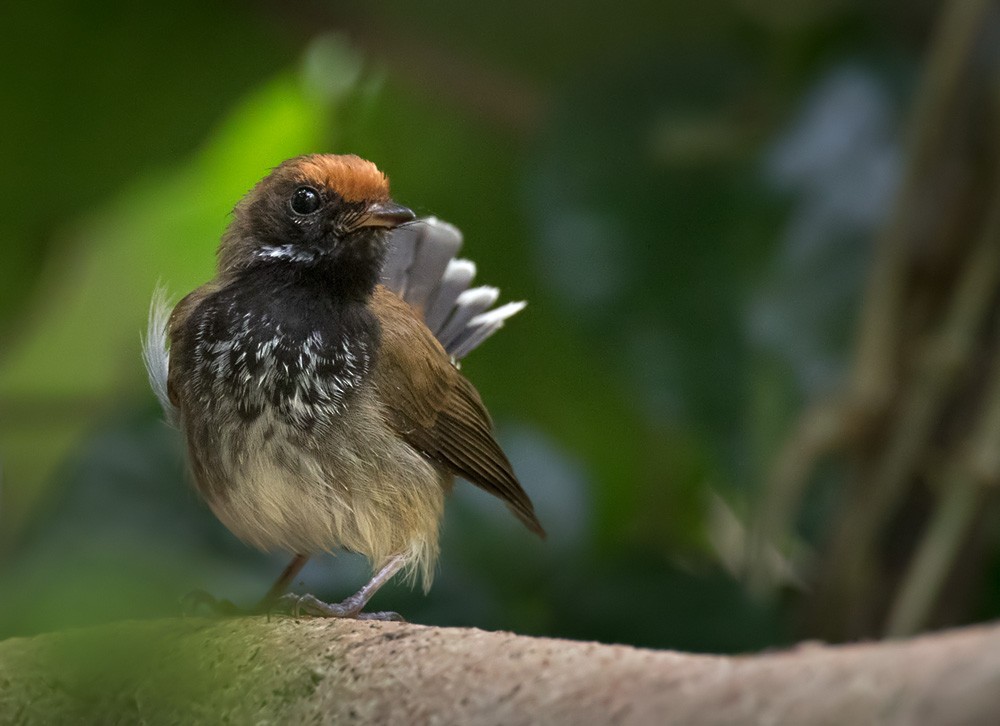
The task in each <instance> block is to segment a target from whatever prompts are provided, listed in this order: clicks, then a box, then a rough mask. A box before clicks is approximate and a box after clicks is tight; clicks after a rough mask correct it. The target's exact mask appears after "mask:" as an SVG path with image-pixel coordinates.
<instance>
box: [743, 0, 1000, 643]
mask: <svg viewBox="0 0 1000 726" xmlns="http://www.w3.org/2000/svg"><path fill="white" fill-rule="evenodd" d="M995 11H996V3H995V2H992V1H991V0H968V1H965V0H955V1H953V2H949V3H945V4H943V5H942V11H941V13H942V14H941V18H940V21H939V24H938V28H937V32H936V34H935V37H934V39H933V42H932V46H931V49H930V52H929V56H928V60H927V64H926V69H925V73H924V76H923V80H922V83H921V86H920V88H919V89H918V92H917V94H916V97H915V104H914V109H913V113H912V118H911V121H910V133H909V141H908V153H907V163H906V167H905V170H904V176H903V180H902V184H901V188H900V191H899V193H898V196H897V198H896V200H895V203H894V206H893V209H892V211H891V214H890V215H889V220H888V223H887V224H886V226H885V227H884V228H883V230H882V232H881V234H880V235H879V236H878V238H877V240H876V241H875V260H874V262H873V268H872V271H871V274H870V277H869V280H868V287H867V290H866V294H865V299H864V304H863V306H862V308H861V310H862V313H861V322H860V327H859V331H858V339H857V349H856V353H855V359H854V365H853V369H852V375H851V379H850V381H849V382H848V385H847V387H846V389H845V390H844V391H843V392H842V393H841V394H840V395H839V396H837V397H835V398H833V399H832V400H826V401H822V402H820V403H818V404H816V405H814V406H813V407H812V408H810V409H809V410H807V411H806V412H805V413H804V414H803V415H802V417H801V419H800V422H799V424H798V426H797V427H796V429H795V430H794V432H793V433H792V435H791V436H790V437H789V439H788V441H787V442H786V444H785V446H784V447H783V449H782V451H781V454H780V456H779V457H778V459H777V460H776V462H775V465H774V467H773V469H772V472H771V474H770V476H769V480H768V482H767V485H766V486H767V488H766V491H765V496H764V498H763V502H762V506H761V511H760V514H759V516H758V523H757V528H758V531H759V535H758V540H759V541H758V543H757V546H756V547H755V551H754V552H753V553H752V556H758V555H759V551H760V550H761V548H762V547H763V546H764V545H765V544H766V542H767V541H771V542H783V541H786V540H787V539H788V537H789V533H790V532H791V530H792V527H793V522H794V518H795V516H796V513H797V512H798V511H799V508H800V506H801V502H802V499H803V497H804V494H805V491H806V488H807V486H808V485H809V483H810V481H811V479H812V477H813V475H814V472H815V471H816V468H817V466H818V464H819V462H820V460H821V459H822V458H823V457H825V456H828V455H830V454H831V453H834V452H837V453H840V454H842V455H843V456H842V457H841V458H842V459H843V460H846V461H850V463H852V464H853V474H852V476H851V480H849V481H848V484H847V485H846V486H844V487H843V490H842V494H841V502H842V503H841V507H840V511H839V512H838V513H837V514H836V516H834V517H832V518H830V519H829V520H828V522H827V524H826V529H827V532H826V533H825V536H826V537H829V542H830V544H829V547H828V552H827V553H826V555H825V558H824V559H825V563H826V564H825V565H824V568H823V570H822V571H821V572H820V573H819V576H818V577H817V578H816V579H817V581H818V585H817V588H816V590H815V593H814V595H813V596H812V597H811V603H810V607H811V609H812V610H813V612H812V613H810V616H811V621H812V622H811V623H810V627H811V628H813V630H811V632H815V633H820V634H823V635H824V636H826V637H834V638H852V637H858V636H861V635H868V634H871V633H872V632H873V631H874V628H875V623H877V622H880V621H881V619H882V618H883V617H884V608H885V607H886V606H885V601H886V599H889V600H894V601H895V603H896V607H897V608H902V610H899V611H897V612H898V617H900V618H902V619H903V620H905V621H907V622H910V623H911V625H910V626H908V627H912V623H915V622H916V621H922V620H923V616H922V615H920V613H924V614H926V612H927V611H928V609H929V608H930V606H931V604H932V603H933V601H934V599H935V598H936V597H938V596H939V594H940V592H941V590H940V584H941V583H940V581H939V580H940V577H939V575H940V574H941V572H943V570H946V569H947V567H946V565H947V562H950V561H951V560H950V559H949V558H948V557H944V560H943V561H941V560H940V559H938V558H941V557H942V556H944V555H946V552H943V551H938V552H936V553H935V557H934V558H928V556H929V553H928V552H924V554H923V556H924V557H925V559H924V560H923V562H922V564H919V565H918V564H916V563H915V564H914V565H913V567H919V568H920V572H921V573H922V574H920V575H919V576H920V577H924V576H925V575H926V576H929V577H930V581H929V582H921V584H920V585H919V586H918V585H917V584H916V583H915V582H914V581H911V582H910V583H909V585H908V586H907V587H909V590H908V594H905V595H903V594H901V595H899V597H896V598H894V597H893V596H892V593H891V588H892V587H893V586H894V585H895V583H894V582H893V581H892V580H891V579H887V577H886V573H887V572H891V566H889V567H887V564H886V562H884V561H883V559H882V554H883V553H882V552H881V550H880V546H881V545H882V540H881V539H880V537H881V535H882V534H883V533H884V532H885V531H886V529H887V528H888V527H889V526H890V524H891V523H892V522H893V521H894V517H896V516H897V515H898V514H899V512H900V511H902V510H903V508H904V505H905V503H906V497H907V495H908V493H912V489H913V484H914V482H922V481H924V480H926V479H927V478H933V477H932V476H929V475H927V474H926V472H925V471H924V470H925V468H926V467H925V466H924V465H925V464H926V463H927V462H926V459H927V451H928V448H929V447H930V446H931V445H932V443H933V442H934V440H935V435H936V434H937V433H938V432H939V431H940V430H941V429H942V427H943V426H944V425H945V424H946V422H947V420H948V417H949V416H950V415H953V412H954V411H955V410H957V409H958V408H959V406H960V405H961V403H962V401H961V400H960V399H959V397H960V395H961V389H962V384H963V383H964V382H965V381H966V380H968V377H969V375H970V374H971V372H972V368H973V361H974V359H975V355H976V352H977V351H978V350H979V349H980V348H981V346H982V340H981V339H982V331H983V327H984V323H985V322H986V321H987V320H988V319H989V316H990V315H991V314H992V313H993V311H994V308H995V305H996V296H997V290H998V288H1000V245H998V244H997V240H998V239H1000V191H991V190H993V189H995V187H996V180H995V174H994V173H993V170H995V168H996V166H997V164H996V158H995V157H994V156H993V155H986V156H987V158H986V159H985V161H984V159H983V156H984V155H983V154H982V148H981V147H977V146H976V145H975V144H976V143H977V142H980V141H981V140H980V138H979V137H978V136H976V130H977V129H980V128H982V121H981V119H980V118H978V116H976V114H983V113H987V112H984V111H982V110H981V105H982V104H979V103H977V100H978V96H976V95H975V94H976V93H977V92H978V89H980V88H982V87H988V86H989V85H990V84H991V83H992V79H993V77H994V76H993V74H994V72H995V69H993V68H988V69H986V71H985V72H983V69H982V68H980V69H979V71H980V72H979V73H978V74H975V73H971V72H970V69H971V68H972V59H973V58H974V57H976V54H977V52H978V50H981V48H982V45H983V44H984V43H985V42H986V41H984V38H985V33H984V29H985V28H986V27H987V26H988V25H989V24H990V22H991V14H993V13H995ZM977 84H978V85H977ZM990 97H991V98H992V94H990ZM990 111H992V109H990ZM991 118H992V117H991ZM986 143H988V142H986ZM991 148H992V147H991ZM931 201H933V204H931V203H930V202H931ZM922 265H923V267H922ZM945 454H946V457H947V456H955V455H956V454H955V452H954V451H950V450H949V451H947V452H945ZM960 455H961V454H959V456H960ZM947 468H948V467H946V469H947ZM954 471H956V470H954V469H952V470H951V472H952V473H954ZM921 476H923V478H922V479H921V478H920V477H921ZM961 478H962V477H959V479H961ZM950 483H951V482H949V484H950ZM943 491H944V490H942V492H943ZM954 496H955V497H956V499H955V500H954V501H949V502H946V503H944V504H942V506H943V509H942V510H941V511H940V512H939V515H940V516H941V517H943V518H944V519H943V520H942V521H941V522H939V523H938V524H936V525H932V527H931V530H932V532H930V533H928V534H927V535H926V536H927V537H936V538H937V537H946V538H957V539H955V541H954V542H952V543H951V545H952V546H954V547H956V548H957V547H958V544H959V543H960V542H961V533H959V532H955V531H951V530H952V529H953V528H954V527H955V526H956V524H957V523H958V522H960V521H966V520H965V518H964V517H963V516H962V515H961V512H962V511H963V510H964V509H965V508H966V507H967V505H964V504H963V503H962V499H961V495H960V493H955V495H954ZM908 526H910V527H911V528H913V529H916V527H915V526H914V523H913V522H909V523H908ZM942 528H944V529H942ZM944 530H948V531H949V534H948V535H944V534H943V531H944ZM927 546H928V547H929V546H930V545H927ZM907 556H908V555H907ZM920 557H921V555H919V554H918V555H917V558H918V559H920ZM932 559H933V560H934V561H933V562H932V561H931V560H932ZM751 564H753V560H751ZM895 567H896V568H897V569H898V564H897V565H896V566H895ZM935 572H938V575H935V574H934V573H935ZM753 573H754V570H753V569H751V574H753ZM911 574H912V576H913V577H917V576H918V575H917V574H916V573H915V571H913V570H911ZM936 578H937V580H936ZM935 581H937V585H935V584H934V583H935ZM928 588H929V589H928ZM904 589H906V588H904ZM918 603H919V604H918ZM903 613H906V614H903ZM914 619H915V620H914ZM895 622H896V626H897V627H902V626H901V622H902V621H895ZM900 632H909V631H906V630H904V631H900Z"/></svg>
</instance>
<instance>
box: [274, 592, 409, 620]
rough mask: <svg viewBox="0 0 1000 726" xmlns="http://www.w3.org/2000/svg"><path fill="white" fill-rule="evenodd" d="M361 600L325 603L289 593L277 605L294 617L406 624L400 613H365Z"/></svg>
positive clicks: (307, 596) (315, 598)
mask: <svg viewBox="0 0 1000 726" xmlns="http://www.w3.org/2000/svg"><path fill="white" fill-rule="evenodd" d="M359 600H360V598H357V597H349V598H347V599H346V600H344V601H343V602H338V603H328V602H323V601H322V600H320V599H319V598H318V597H316V596H315V595H295V594H293V593H289V594H288V595H285V596H283V597H281V598H279V599H278V601H277V602H276V605H278V606H280V607H281V608H282V609H283V610H284V611H285V612H287V613H288V614H290V615H292V616H293V617H299V616H300V615H309V616H312V617H315V618H350V619H353V620H382V621H390V620H392V621H396V622H403V623H405V622H406V620H405V619H404V618H403V616H402V615H400V614H399V613H394V612H391V611H387V610H386V611H380V612H374V613H363V612H361V609H362V608H363V607H364V606H365V603H364V602H359Z"/></svg>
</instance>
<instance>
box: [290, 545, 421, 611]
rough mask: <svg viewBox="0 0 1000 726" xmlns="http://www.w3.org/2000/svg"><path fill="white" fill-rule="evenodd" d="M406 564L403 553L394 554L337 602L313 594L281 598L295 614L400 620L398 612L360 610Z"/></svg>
mask: <svg viewBox="0 0 1000 726" xmlns="http://www.w3.org/2000/svg"><path fill="white" fill-rule="evenodd" d="M404 564H406V558H405V557H404V556H403V555H396V556H395V557H393V558H392V559H391V560H389V561H388V562H387V563H386V564H385V566H384V567H383V568H382V569H381V570H379V571H378V572H376V573H375V575H374V576H372V579H371V580H369V581H368V583H367V584H366V585H365V586H364V587H362V588H361V589H360V590H358V591H357V592H356V593H354V594H353V595H351V596H350V597H349V598H347V599H345V600H342V601H341V602H338V603H327V602H323V601H322V600H320V599H319V598H317V597H315V596H313V595H286V596H285V597H283V598H282V600H284V601H286V602H288V604H289V605H291V608H292V612H293V613H295V614H298V613H305V614H306V615H313V616H315V617H320V618H357V619H358V620H402V619H403V618H402V617H400V616H399V614H398V613H392V612H378V613H363V612H361V610H362V609H363V608H364V606H365V605H367V604H368V601H369V600H371V599H372V596H373V595H374V594H375V593H376V592H378V591H379V589H380V588H381V587H382V586H383V585H384V584H385V583H387V582H388V581H389V580H391V579H392V576H393V575H395V574H396V573H397V572H399V570H400V568H402V567H403V565H404Z"/></svg>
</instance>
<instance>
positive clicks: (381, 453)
mask: <svg viewBox="0 0 1000 726" xmlns="http://www.w3.org/2000/svg"><path fill="white" fill-rule="evenodd" d="M461 244H462V236H461V233H460V232H459V231H458V229H457V228H455V227H454V226H452V225H450V224H448V223H446V222H443V221H441V220H438V219H437V218H435V217H427V218H423V219H417V218H416V215H415V214H414V213H413V212H412V211H411V210H410V209H409V208H407V207H405V206H402V205H400V204H398V203H396V202H395V201H394V200H393V198H392V196H391V195H390V190H389V180H388V177H387V176H386V175H385V174H384V173H383V172H382V171H380V170H379V169H378V167H377V166H376V165H375V164H374V163H373V162H371V161H368V160H365V159H362V158H360V157H358V156H355V155H352V154H309V155H303V156H298V157H295V158H292V159H288V160H287V161H284V162H283V163H281V164H279V165H278V166H276V167H275V168H273V169H272V170H271V171H270V173H269V174H267V175H266V176H265V177H264V178H263V179H261V180H260V181H259V182H258V183H257V184H256V185H255V186H253V188H252V189H251V190H250V191H249V192H248V193H247V194H246V195H245V196H244V197H243V198H242V199H241V200H240V201H239V202H238V203H237V204H236V206H235V208H234V209H233V211H232V215H231V218H230V221H229V224H228V226H227V227H226V229H225V232H224V233H223V235H222V238H221V241H220V243H219V246H218V250H217V269H216V274H215V277H214V278H212V279H211V280H210V281H208V282H206V283H205V284H203V285H201V286H200V287H198V288H196V289H195V290H194V291H192V292H190V293H189V294H187V295H186V296H185V297H183V298H182V299H181V300H180V301H179V302H178V303H177V304H176V305H175V306H171V304H170V303H169V302H168V297H167V293H166V292H165V290H164V289H163V288H162V287H158V288H157V290H156V292H155V293H154V296H153V300H152V303H151V306H150V314H149V324H148V330H147V333H146V336H145V340H144V343H143V357H144V360H145V364H146V368H147V371H148V374H149V380H150V384H151V387H152V389H153V391H154V392H155V394H156V396H157V398H158V399H159V401H160V404H161V406H162V408H163V410H164V414H165V418H166V419H167V421H168V422H169V423H171V424H173V425H174V426H176V427H177V428H179V429H180V431H181V432H182V434H183V438H184V439H185V442H186V446H187V459H188V462H189V469H190V472H191V475H192V478H193V482H194V485H195V487H196V489H197V491H198V492H199V494H200V495H201V497H202V498H203V499H204V500H205V502H207V504H208V506H209V508H210V509H211V510H212V511H213V512H214V514H215V515H216V516H217V517H218V519H219V520H221V522H222V523H223V524H224V525H225V526H226V527H227V528H228V529H229V530H230V531H231V532H232V533H233V534H234V535H236V537H238V538H239V539H241V540H243V541H244V542H245V543H247V544H248V545H251V546H253V547H256V548H258V549H260V550H264V551H285V552H287V553H289V554H291V555H292V556H293V557H292V560H291V562H290V563H289V565H288V566H287V567H286V568H285V570H284V571H283V572H282V573H281V575H280V577H278V579H277V581H276V582H275V583H274V585H273V586H272V587H271V589H270V590H269V591H268V592H267V594H266V595H265V596H264V597H263V598H262V600H261V601H260V607H261V608H265V607H274V606H275V605H276V603H278V602H280V601H284V600H286V599H288V598H291V600H292V601H293V602H294V607H295V610H296V612H304V613H307V614H310V615H315V616H320V617H343V618H361V619H382V620H390V619H401V618H400V616H399V615H398V614H397V613H394V612H375V613H368V612H364V608H365V607H366V606H367V604H368V601H369V600H370V599H371V597H372V596H373V595H374V594H375V592H377V591H378V589H379V588H380V587H381V586H382V585H384V584H385V583H386V582H387V581H389V580H390V579H391V578H392V577H393V576H395V575H396V574H397V573H399V572H401V571H402V572H403V573H404V574H406V576H407V577H408V579H409V581H410V582H411V583H413V582H415V581H416V579H417V578H418V577H419V579H420V580H421V582H422V585H423V588H424V591H425V592H426V591H427V590H429V588H430V586H431V582H432V580H433V576H434V570H435V564H436V562H437V559H438V555H439V543H438V535H439V528H440V522H441V518H442V515H443V509H444V501H445V497H446V495H447V494H449V493H450V492H451V490H452V488H453V485H454V480H455V478H456V477H461V478H463V479H465V480H467V481H469V482H471V483H473V484H475V485H477V486H479V487H481V488H482V489H484V490H486V491H487V492H489V493H490V494H493V495H495V496H497V497H499V498H500V499H501V500H503V501H504V502H505V503H506V505H507V507H508V508H509V509H510V510H511V511H512V512H513V514H514V515H515V516H516V517H517V518H518V519H520V520H521V522H523V523H524V524H525V525H526V526H527V528H528V529H529V530H530V531H532V532H534V533H535V534H537V535H539V536H541V537H543V538H544V536H545V531H544V529H543V528H542V525H541V523H540V522H539V520H538V518H537V516H536V514H535V510H534V506H533V504H532V502H531V499H530V498H529V497H528V495H527V493H526V492H525V490H524V488H523V487H522V485H521V483H520V482H519V480H518V478H517V476H516V475H515V473H514V471H513V468H512V466H511V464H510V461H509V460H508V458H507V456H506V455H505V454H504V452H503V450H502V449H501V447H500V445H499V444H498V443H497V441H496V438H495V436H494V431H493V424H492V421H491V418H490V415H489V413H488V411H487V409H486V407H485V405H484V404H483V402H482V399H481V397H480V395H479V393H478V391H477V390H476V388H475V387H474V386H473V384H472V383H471V382H470V381H469V380H468V379H467V378H466V377H465V376H464V375H463V373H462V372H461V370H460V361H461V359H462V358H463V357H464V356H465V355H466V354H468V353H469V352H470V351H471V350H472V349H474V348H475V347H477V346H478V345H479V344H480V343H482V342H483V341H484V340H485V339H486V338H487V337H489V336H490V335H492V334H493V333H495V332H496V331H497V330H498V329H499V328H500V327H502V326H503V324H504V322H505V321H506V320H507V319H508V318H510V317H511V316H512V315H514V314H515V313H517V312H519V311H520V310H521V309H523V308H524V306H525V303H523V302H511V303H506V304H504V305H501V306H499V307H494V305H495V304H496V302H497V300H498V299H499V291H498V290H497V289H496V288H492V287H486V286H483V287H470V286H471V284H472V280H473V278H474V276H475V273H476V268H475V265H474V264H473V263H472V262H470V261H468V260H464V259H457V258H456V254H457V252H458V249H459V247H460V246H461ZM335 551H349V552H355V553H360V554H361V555H364V556H365V557H366V558H367V559H368V561H369V564H370V566H371V568H372V573H373V575H372V577H371V579H370V581H369V582H368V583H367V584H365V585H364V586H363V587H362V588H361V589H360V590H359V591H358V592H357V593H355V594H353V595H351V596H350V597H348V598H346V599H344V600H343V601H341V602H338V603H328V602H324V601H322V600H320V599H318V598H316V597H315V596H313V595H311V594H305V595H288V594H286V591H287V589H288V587H289V585H290V584H291V582H292V580H293V579H294V578H295V576H296V575H297V574H298V572H299V571H300V570H301V568H302V567H303V566H304V565H305V564H306V562H307V561H308V559H309V558H310V557H313V556H315V555H318V554H321V553H325V552H335Z"/></svg>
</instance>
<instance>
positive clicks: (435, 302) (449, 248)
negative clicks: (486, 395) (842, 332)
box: [382, 217, 526, 360]
mask: <svg viewBox="0 0 1000 726" xmlns="http://www.w3.org/2000/svg"><path fill="white" fill-rule="evenodd" d="M461 246H462V233H461V232H459V230H458V229H457V228H456V227H455V226H453V225H451V224H448V223H447V222H442V221H441V220H439V219H437V218H436V217H427V218H425V219H421V220H418V221H416V222H413V223H411V224H407V225H404V226H402V227H398V228H397V229H395V230H394V231H393V232H392V234H391V236H390V238H389V252H388V255H387V257H386V262H385V266H384V267H383V268H382V284H383V285H385V286H386V287H387V288H388V289H390V290H392V291H393V292H395V293H396V294H397V295H399V296H400V297H401V298H403V300H405V301H406V302H407V303H409V305H410V306H411V307H412V308H414V309H415V310H417V311H418V312H420V313H421V314H422V315H423V317H424V322H425V323H426V324H427V327H428V328H430V330H431V332H432V333H434V335H435V337H437V339H438V341H440V343H441V345H442V346H444V349H445V350H446V351H447V352H448V353H449V355H451V356H452V357H453V358H455V359H456V360H459V359H461V358H463V357H465V356H466V355H467V354H468V353H469V352H471V351H472V350H473V349H474V348H476V347H477V346H478V345H479V344H480V343H482V342H483V341H484V340H486V339H487V338H488V337H490V336H491V335H493V333H495V332H496V331H497V330H499V329H500V328H501V327H503V323H504V321H505V320H506V319H507V318H509V317H510V316H511V315H514V314H515V313H517V312H519V311H520V310H522V309H524V306H525V305H526V303H524V302H516V303H507V304H506V305H502V306H501V307H499V308H495V309H494V310H489V308H490V307H491V306H492V305H494V304H496V302H497V300H498V299H499V298H500V291H499V290H497V289H496V288H495V287H488V286H483V287H475V288H471V289H470V288H469V285H471V284H472V280H473V278H474V277H475V276H476V266H475V264H474V263H472V262H470V261H469V260H460V259H455V255H456V254H457V253H458V250H459V248H460V247H461Z"/></svg>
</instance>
